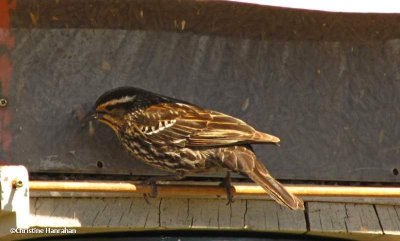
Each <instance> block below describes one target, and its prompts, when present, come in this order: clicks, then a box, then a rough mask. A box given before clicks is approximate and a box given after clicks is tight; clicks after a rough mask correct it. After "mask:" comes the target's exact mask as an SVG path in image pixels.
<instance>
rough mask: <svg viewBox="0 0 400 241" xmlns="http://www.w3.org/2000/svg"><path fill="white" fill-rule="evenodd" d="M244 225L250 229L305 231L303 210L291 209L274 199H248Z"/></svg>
mask: <svg viewBox="0 0 400 241" xmlns="http://www.w3.org/2000/svg"><path fill="white" fill-rule="evenodd" d="M244 219H245V225H246V227H247V228H249V229H251V230H268V231H272V230H275V231H295V232H302V231H304V232H306V231H307V227H306V219H305V215H304V212H303V211H292V210H289V209H287V208H284V207H282V206H280V205H279V204H277V203H275V202H274V201H265V200H248V201H247V212H246V214H245V217H244Z"/></svg>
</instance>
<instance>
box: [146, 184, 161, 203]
mask: <svg viewBox="0 0 400 241" xmlns="http://www.w3.org/2000/svg"><path fill="white" fill-rule="evenodd" d="M143 184H144V185H149V186H150V187H151V192H150V193H145V194H144V198H145V200H146V202H147V203H148V199H147V198H148V197H151V198H156V197H157V196H158V190H157V180H155V178H148V179H147V180H145V181H143Z"/></svg>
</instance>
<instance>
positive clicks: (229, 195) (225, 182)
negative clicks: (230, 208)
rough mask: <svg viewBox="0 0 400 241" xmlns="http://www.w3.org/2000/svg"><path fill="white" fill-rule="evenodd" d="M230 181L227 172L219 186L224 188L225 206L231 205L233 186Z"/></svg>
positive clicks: (229, 175) (229, 173)
mask: <svg viewBox="0 0 400 241" xmlns="http://www.w3.org/2000/svg"><path fill="white" fill-rule="evenodd" d="M231 181H232V180H231V172H229V171H227V172H226V176H225V178H224V180H223V181H222V182H221V184H220V186H222V187H224V188H225V190H226V198H227V199H228V202H227V203H226V205H229V204H231V203H233V191H232V189H233V186H232V183H231Z"/></svg>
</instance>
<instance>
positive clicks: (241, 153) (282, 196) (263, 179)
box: [219, 146, 304, 210]
mask: <svg viewBox="0 0 400 241" xmlns="http://www.w3.org/2000/svg"><path fill="white" fill-rule="evenodd" d="M219 156H220V160H221V161H222V165H223V166H225V167H227V168H229V169H231V170H234V171H236V172H241V173H243V174H246V175H247V176H248V177H250V179H252V180H253V181H254V182H255V183H257V184H259V185H260V186H261V187H262V188H263V189H264V190H265V191H267V192H268V194H269V195H270V196H271V197H272V198H273V199H274V200H275V201H277V202H278V203H279V204H281V205H283V206H286V207H288V208H290V209H293V210H296V209H304V203H303V201H302V200H301V199H299V198H298V197H296V196H295V195H293V194H291V193H290V192H289V191H288V190H287V189H286V188H285V187H284V186H283V185H282V184H281V183H280V182H278V181H277V180H275V179H274V178H273V177H272V176H271V175H270V174H269V172H268V170H267V169H266V168H265V166H264V165H263V164H262V163H261V162H260V161H259V160H258V159H257V157H256V155H255V154H254V153H253V152H252V151H250V150H249V149H247V148H245V147H238V146H235V147H227V148H221V149H220V155H219Z"/></svg>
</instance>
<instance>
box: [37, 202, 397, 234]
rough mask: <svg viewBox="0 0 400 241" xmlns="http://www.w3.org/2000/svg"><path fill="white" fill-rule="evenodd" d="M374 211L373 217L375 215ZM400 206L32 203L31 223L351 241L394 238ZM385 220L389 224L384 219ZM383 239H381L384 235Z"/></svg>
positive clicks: (47, 225)
mask: <svg viewBox="0 0 400 241" xmlns="http://www.w3.org/2000/svg"><path fill="white" fill-rule="evenodd" d="M375 210H376V211H377V212H375ZM394 210H397V211H398V210H399V206H384V205H377V206H376V207H375V206H374V205H373V204H352V203H326V202H324V203H322V202H307V210H306V211H305V212H302V211H290V210H288V209H286V208H282V207H280V206H279V205H278V204H276V203H275V202H273V201H265V200H250V199H248V200H237V201H236V202H235V203H233V204H232V205H231V206H227V205H225V200H220V199H188V198H162V199H150V204H147V203H146V202H145V201H144V199H143V198H126V197H123V198H117V197H114V198H113V197H109V198H107V197H105V198H50V197H36V198H31V222H32V225H33V226H37V227H76V228H78V229H79V230H82V231H83V230H86V231H90V230H92V231H94V230H101V229H102V228H103V230H106V229H104V228H107V229H108V230H109V231H111V230H154V229H162V230H171V229H186V230H196V229H197V230H199V229H200V230H202V229H207V230H242V231H244V230H246V231H261V232H280V233H308V234H314V235H316V234H318V235H324V236H331V237H347V238H352V239H354V240H396V238H397V239H398V238H399V235H400V233H399V230H400V229H399V220H398V217H396V211H394ZM389 217H390V218H389ZM383 234H385V235H383Z"/></svg>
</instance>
